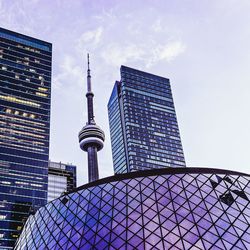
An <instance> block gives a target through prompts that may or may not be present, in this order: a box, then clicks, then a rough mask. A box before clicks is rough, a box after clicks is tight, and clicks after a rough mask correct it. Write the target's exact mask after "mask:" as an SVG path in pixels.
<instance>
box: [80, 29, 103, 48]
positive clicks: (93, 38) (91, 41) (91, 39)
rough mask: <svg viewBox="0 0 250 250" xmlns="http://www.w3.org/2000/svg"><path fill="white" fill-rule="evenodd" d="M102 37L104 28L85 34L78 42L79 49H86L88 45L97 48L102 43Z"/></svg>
mask: <svg viewBox="0 0 250 250" xmlns="http://www.w3.org/2000/svg"><path fill="white" fill-rule="evenodd" d="M102 35H103V28H102V27H98V28H97V29H94V30H89V31H86V32H84V33H83V34H82V35H81V36H80V38H79V39H78V41H77V47H78V49H80V50H82V48H83V47H86V44H87V45H91V47H95V46H97V45H98V44H99V43H100V41H101V38H102Z"/></svg>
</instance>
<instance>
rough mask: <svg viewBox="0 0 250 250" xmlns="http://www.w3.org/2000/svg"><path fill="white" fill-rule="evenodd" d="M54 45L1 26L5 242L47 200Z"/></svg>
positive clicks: (0, 224)
mask: <svg viewBox="0 0 250 250" xmlns="http://www.w3.org/2000/svg"><path fill="white" fill-rule="evenodd" d="M51 50H52V45H51V44H50V43H47V42H43V41H41V40H38V39H35V38H32V37H27V36H25V35H21V34H18V33H15V32H12V31H9V30H5V29H2V28H0V172H1V174H0V248H1V249H12V247H13V245H14V243H15V240H16V239H17V237H18V235H19V234H20V232H21V229H22V227H23V224H24V222H25V220H26V219H27V217H28V215H29V213H30V212H32V211H33V212H34V211H36V210H37V209H38V208H40V207H41V206H43V205H45V204H46V202H47V183H48V155H49V124H50V87H51Z"/></svg>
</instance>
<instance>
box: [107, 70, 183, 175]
mask: <svg viewBox="0 0 250 250" xmlns="http://www.w3.org/2000/svg"><path fill="white" fill-rule="evenodd" d="M108 112H109V124H110V133H111V144H112V155H113V164H114V170H115V173H127V172H131V171H136V170H146V169H154V168H164V167H185V159H184V154H183V149H182V144H181V139H180V133H179V128H178V124H177V118H176V113H175V108H174V102H173V97H172V93H171V88H170V83H169V79H167V78H164V77H160V76H156V75H153V74H149V73H146V72H142V71H139V70H136V69H132V68H128V67H125V66H121V80H120V81H116V83H115V85H114V88H113V91H112V94H111V97H110V99H109V103H108Z"/></svg>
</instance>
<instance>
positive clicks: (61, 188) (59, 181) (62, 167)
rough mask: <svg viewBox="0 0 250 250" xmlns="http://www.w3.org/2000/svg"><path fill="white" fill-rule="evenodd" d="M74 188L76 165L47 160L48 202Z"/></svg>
mask: <svg viewBox="0 0 250 250" xmlns="http://www.w3.org/2000/svg"><path fill="white" fill-rule="evenodd" d="M74 188H76V166H73V165H70V164H64V163H61V162H52V161H49V175H48V202H49V201H52V200H54V199H56V198H58V197H60V196H61V195H62V194H63V193H65V192H69V191H71V190H72V189H74Z"/></svg>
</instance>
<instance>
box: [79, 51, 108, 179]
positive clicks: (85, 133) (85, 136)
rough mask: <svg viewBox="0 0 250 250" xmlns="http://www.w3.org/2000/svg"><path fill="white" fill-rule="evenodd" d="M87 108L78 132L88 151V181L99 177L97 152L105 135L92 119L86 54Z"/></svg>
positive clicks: (82, 143) (91, 97) (84, 148)
mask: <svg viewBox="0 0 250 250" xmlns="http://www.w3.org/2000/svg"><path fill="white" fill-rule="evenodd" d="M86 97H87V108H88V122H87V124H86V125H85V126H84V127H83V128H82V130H81V131H80V132H79V135H78V137H79V143H80V148H81V149H82V150H83V151H85V152H87V153H88V179H89V182H92V181H95V180H98V179H99V171H98V159H97V152H98V151H99V150H101V149H102V148H103V143H104V140H105V135H104V132H103V131H102V129H101V128H100V127H99V126H97V125H96V123H95V120H94V107H93V97H94V93H93V92H92V89H91V75H90V68H89V54H88V70H87V93H86Z"/></svg>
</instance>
